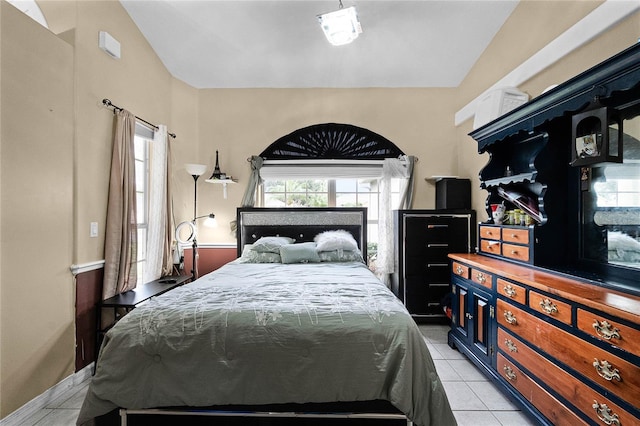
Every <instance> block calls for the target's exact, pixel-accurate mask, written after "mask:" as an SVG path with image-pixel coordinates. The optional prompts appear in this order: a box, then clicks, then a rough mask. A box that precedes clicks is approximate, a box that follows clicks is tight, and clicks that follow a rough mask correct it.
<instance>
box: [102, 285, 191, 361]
mask: <svg viewBox="0 0 640 426" xmlns="http://www.w3.org/2000/svg"><path fill="white" fill-rule="evenodd" d="M190 280H191V275H175V276H169V277H162V278H159V279H157V280H155V281H151V282H148V283H146V284H143V285H141V286H139V287H136V288H134V289H133V290H129V291H125V292H124V293H120V294H116V295H115V296H113V297H110V298H108V299H105V300H103V301H102V302H100V303H99V304H98V309H97V319H96V328H97V332H96V354H97V353H98V352H99V350H100V345H101V344H102V337H103V336H104V333H106V332H107V331H108V330H109V329H110V328H111V327H113V325H114V324H115V323H116V322H118V320H120V319H121V318H122V317H123V316H124V315H126V314H127V313H128V312H130V311H131V310H132V309H134V308H135V307H136V306H138V305H140V304H141V303H143V302H146V301H147V300H149V299H151V298H152V297H154V296H159V295H161V294H163V293H166V292H167V291H169V290H173V289H174V288H176V287H180V286H181V285H183V284H186V283H188V282H189V281H190ZM104 308H110V309H113V318H114V321H113V323H111V324H109V325H108V326H106V327H103V326H102V309H104ZM122 311H124V313H122Z"/></svg>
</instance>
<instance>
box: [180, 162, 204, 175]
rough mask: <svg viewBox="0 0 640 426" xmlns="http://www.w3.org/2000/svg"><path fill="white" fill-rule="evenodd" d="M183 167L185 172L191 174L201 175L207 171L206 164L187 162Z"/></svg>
mask: <svg viewBox="0 0 640 426" xmlns="http://www.w3.org/2000/svg"><path fill="white" fill-rule="evenodd" d="M184 168H185V169H187V173H189V174H190V175H191V176H201V175H203V174H204V172H206V171H207V165H206V164H194V163H187V164H185V165H184Z"/></svg>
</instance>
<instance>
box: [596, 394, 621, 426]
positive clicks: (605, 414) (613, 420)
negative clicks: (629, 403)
mask: <svg viewBox="0 0 640 426" xmlns="http://www.w3.org/2000/svg"><path fill="white" fill-rule="evenodd" d="M591 407H592V408H593V409H594V410H596V415H597V416H598V418H599V419H600V420H602V423H604V424H605V425H615V426H620V419H619V418H618V415H617V414H613V413H612V411H611V408H609V407H607V404H598V401H596V400H594V401H593V405H592V406H591Z"/></svg>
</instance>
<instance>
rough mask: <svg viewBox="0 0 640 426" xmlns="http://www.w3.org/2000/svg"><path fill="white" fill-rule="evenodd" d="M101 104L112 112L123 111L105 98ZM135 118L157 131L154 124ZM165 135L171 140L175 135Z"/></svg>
mask: <svg viewBox="0 0 640 426" xmlns="http://www.w3.org/2000/svg"><path fill="white" fill-rule="evenodd" d="M102 103H103V104H104V106H106V107H107V108H109V107H111V108H113V110H114V111H116V110H117V111H122V110H123V109H124V108H120V107H119V106H117V105H114V104H113V102H111V101H110V100H109V99H106V98H105V99H103V100H102ZM135 117H136V119H138V120H140V121H142V122H143V123H145V124H148V125H149V126H151V127H153V128H154V129H156V130H158V126H156V125H155V124H153V123H149V122H148V121H147V120H145V119H143V118H140V117H138V116H137V115H136V116H135ZM167 134H168V135H169V136H171V137H172V138H173V139H175V138H176V134H175V133H167Z"/></svg>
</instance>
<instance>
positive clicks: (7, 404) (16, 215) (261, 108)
mask: <svg viewBox="0 0 640 426" xmlns="http://www.w3.org/2000/svg"><path fill="white" fill-rule="evenodd" d="M0 1H1V0H0ZM39 4H40V5H41V7H42V10H43V12H44V14H45V16H46V18H47V20H48V21H49V24H50V27H51V32H48V31H46V30H44V29H42V28H40V27H38V26H37V24H35V23H34V22H32V21H30V20H28V18H25V17H24V16H17V17H16V13H18V12H16V11H15V9H13V8H12V7H11V6H9V5H8V4H6V3H5V2H4V1H2V7H1V8H0V14H1V17H0V18H1V19H2V28H1V31H0V37H1V40H2V63H1V66H0V75H1V78H2V98H1V100H0V102H1V103H2V104H1V106H2V116H1V122H0V124H1V126H2V127H1V132H2V145H1V146H0V150H1V152H2V162H1V163H0V172H1V173H2V183H1V186H0V191H1V192H0V194H1V195H2V209H1V212H2V213H1V216H0V219H1V220H2V227H1V228H0V236H1V238H2V245H1V246H0V254H1V257H2V264H1V281H0V315H1V319H2V322H1V325H0V343H1V350H0V380H1V382H0V386H1V387H0V391H1V392H0V393H1V395H0V405H1V406H0V417H4V416H6V415H7V414H9V413H10V412H12V411H13V410H15V409H17V408H19V407H20V406H21V405H22V404H24V403H26V402H28V401H29V400H30V399H32V398H33V397H35V396H37V395H38V394H40V393H41V392H43V391H45V390H46V389H47V388H49V387H51V386H53V385H54V384H56V383H57V382H59V381H60V380H61V379H62V378H64V377H65V376H67V375H69V374H70V373H71V372H72V368H73V367H72V366H73V356H74V348H73V345H74V341H73V339H74V337H73V309H74V308H73V306H74V305H73V303H74V301H73V295H74V293H73V291H74V290H73V285H74V284H73V279H72V277H71V276H70V274H69V273H68V268H69V266H70V264H72V263H73V264H83V263H87V262H94V261H99V260H102V259H103V245H104V239H103V231H104V224H105V216H106V205H107V185H108V178H109V163H110V157H111V135H112V125H113V121H112V120H113V115H112V113H111V112H110V110H108V109H106V108H104V107H103V106H102V104H101V101H102V99H103V98H109V99H111V100H112V101H113V102H114V103H115V104H117V105H119V106H122V107H125V108H127V109H129V110H131V111H132V112H133V113H134V114H136V115H138V116H140V117H142V118H144V119H146V120H149V121H151V122H153V123H157V124H167V125H168V127H169V131H171V132H175V133H176V134H177V135H178V137H177V138H176V139H175V140H172V142H171V147H172V152H173V158H174V161H173V166H174V175H173V180H174V193H175V202H174V204H175V207H176V219H177V220H178V221H182V220H186V219H190V218H191V214H192V202H193V179H192V178H191V177H190V176H189V175H188V174H187V173H186V171H185V169H184V163H186V162H199V163H206V164H208V165H209V171H208V172H209V173H210V172H211V169H212V168H213V164H214V159H215V150H216V149H217V150H219V151H220V162H221V166H222V168H223V171H224V172H226V173H228V174H231V175H233V176H234V177H237V178H238V179H239V180H240V182H239V184H237V185H233V186H230V187H229V190H228V193H229V197H228V198H227V199H226V200H225V199H224V198H223V197H222V188H221V187H220V186H218V185H211V184H207V183H205V182H204V179H201V180H199V182H198V197H199V198H198V199H199V206H200V207H199V214H205V213H208V212H209V211H214V212H215V213H216V215H217V216H218V218H219V219H220V223H221V226H220V227H219V228H217V229H215V230H208V229H202V230H201V237H200V239H199V241H200V242H201V243H203V244H206V243H233V242H234V240H233V238H232V236H231V235H230V233H229V228H228V226H227V223H228V222H229V221H230V220H232V219H233V218H234V215H235V209H236V207H237V206H238V205H239V203H240V199H241V198H242V195H243V193H244V187H245V185H246V182H247V177H248V174H249V165H248V163H247V162H246V159H247V158H248V157H249V156H250V155H254V154H258V153H259V152H261V151H262V150H263V149H264V148H266V147H267V146H268V145H269V144H270V143H271V142H273V141H275V140H276V139H278V138H279V137H281V136H283V135H285V134H287V133H289V132H291V131H294V130H296V129H298V128H300V127H304V126H308V125H311V124H317V123H324V122H341V123H349V124H354V125H357V126H362V127H366V128H368V129H370V130H372V131H374V132H377V133H379V134H381V135H383V136H385V137H386V138H388V139H390V140H391V141H393V142H394V143H395V144H396V145H398V146H399V147H400V148H401V149H402V150H403V151H405V152H406V153H408V154H412V155H415V156H417V157H418V158H419V162H418V164H417V168H416V202H415V207H416V208H432V207H434V201H435V193H434V187H433V185H432V184H430V183H427V182H425V180H424V178H425V177H428V176H431V175H445V174H446V175H450V174H458V175H460V176H463V177H471V178H474V179H476V181H477V174H478V171H479V170H480V168H481V167H482V166H483V165H484V163H485V162H486V160H485V159H483V158H481V157H480V156H478V155H477V153H476V151H475V143H474V142H473V141H472V140H471V139H470V138H469V137H468V136H466V134H467V133H468V132H469V131H470V130H471V123H470V122H466V123H464V124H463V125H462V126H459V127H457V128H456V127H454V125H453V116H454V114H455V112H456V111H457V110H458V109H459V108H461V107H462V106H463V105H465V104H466V103H467V102H468V101H470V100H471V99H473V98H474V97H475V96H477V95H478V94H480V93H481V92H482V91H483V90H484V89H486V88H487V87H488V86H489V85H491V84H493V83H494V82H495V81H496V80H497V79H499V78H500V77H502V76H503V75H504V74H505V73H506V72H508V71H510V70H511V69H513V68H514V67H515V66H517V65H519V64H520V63H521V62H522V61H523V60H524V59H526V57H528V56H529V55H531V54H532V53H534V52H535V51H537V50H538V49H540V48H541V47H543V46H544V45H545V44H546V43H547V42H548V41H550V40H551V39H553V38H554V37H555V36H556V35H558V34H560V33H561V32H562V31H563V30H564V29H566V28H568V27H569V26H570V25H571V24H573V23H574V22H576V21H577V20H579V19H581V18H582V17H583V16H584V15H585V14H587V13H588V12H589V11H590V10H592V9H593V8H594V7H595V6H597V4H599V2H577V1H576V2H571V1H557V2H523V3H522V4H521V5H520V6H518V8H517V9H516V12H515V13H514V16H513V17H512V19H510V20H509V21H507V23H506V24H505V26H504V28H503V30H502V31H501V32H500V33H499V34H498V35H497V37H496V39H495V40H494V43H493V44H492V45H491V46H489V48H488V49H487V51H486V52H485V54H484V55H483V56H482V57H481V58H480V60H479V61H478V64H477V65H476V67H474V69H473V70H472V72H471V74H470V75H469V77H468V78H467V80H465V82H464V84H463V85H462V86H461V87H460V88H455V89H292V90H266V89H238V90H234V89H224V90H223V89H220V90H197V89H194V88H192V87H190V86H188V85H186V84H184V83H182V82H180V81H178V80H176V79H174V78H172V77H171V76H170V75H169V73H168V72H167V71H166V69H165V68H164V66H163V65H162V63H161V61H160V60H159V59H158V57H157V56H156V55H155V53H154V52H153V51H152V49H151V48H150V47H149V45H148V44H147V42H146V40H145V39H144V37H143V36H142V35H141V34H140V32H139V31H138V30H137V28H136V27H135V25H134V24H133V22H132V21H131V19H130V18H129V16H128V14H127V13H126V12H125V10H124V9H123V8H122V7H121V5H120V3H119V2H118V1H117V0H103V1H88V0H83V1H61V0H40V1H39ZM14 18H16V19H14ZM635 19H636V20H635V21H634V22H631V23H628V22H626V23H624V24H623V25H621V26H620V28H616V29H615V30H613V31H612V32H611V33H610V34H607V35H605V36H604V37H601V38H599V39H598V40H595V41H593V42H591V43H590V44H589V45H587V46H586V47H584V48H582V49H580V51H579V52H577V53H576V54H575V55H572V56H571V57H570V58H567V59H566V60H563V61H562V62H561V63H560V64H558V65H557V66H554V67H552V68H551V69H549V70H548V71H545V73H543V74H542V75H541V76H539V77H536V78H535V79H532V80H531V82H527V83H526V87H524V89H525V90H527V91H529V90H531V91H532V93H539V92H540V90H542V88H544V87H546V86H548V85H549V84H551V83H557V82H560V81H562V80H564V79H566V78H568V77H570V76H572V75H574V74H576V73H577V72H578V71H581V70H582V69H584V68H586V67H587V66H588V65H592V64H595V63H597V62H598V61H600V60H602V59H604V58H605V57H607V56H610V55H611V54H613V53H615V52H617V51H619V50H622V48H624V47H626V46H628V45H629V44H630V43H631V42H632V41H633V40H631V41H629V38H630V37H631V38H633V37H636V38H637V36H638V34H637V28H638V25H637V17H636V18H635ZM549 23H553V25H552V28H551V29H550V28H549ZM100 30H106V31H108V32H109V33H110V34H111V35H112V36H114V37H115V38H116V39H117V40H118V41H120V43H121V45H122V58H121V59H120V60H115V59H112V58H110V57H109V56H107V55H106V54H105V53H104V52H102V51H101V50H99V49H98V31H100ZM54 34H58V35H59V37H58V38H56V37H55V36H54ZM24 52H33V53H37V55H27V56H28V57H29V58H30V60H33V61H36V62H35V64H32V63H19V62H15V61H13V55H16V56H20V55H23V54H24ZM69 56H71V58H70V59H69ZM63 57H64V58H66V59H65V63H64V64H60V61H61V58H63ZM38 61H39V62H38ZM69 61H70V62H71V66H70V65H69V64H68V62H69ZM69 75H70V76H71V85H72V87H68V85H69V83H68V81H67V77H68V76H69ZM30 78H35V79H37V80H43V81H50V79H52V78H60V79H62V80H64V81H65V83H64V84H48V85H45V86H34V87H33V88H28V87H26V86H25V89H24V91H22V90H21V91H20V93H19V94H15V93H14V94H13V95H9V94H8V93H10V92H11V90H10V89H11V87H12V86H13V84H14V82H18V81H25V82H26V81H28V80H29V79H30ZM8 82H10V83H8ZM16 87H17V86H16ZM5 88H8V89H9V90H5ZM11 96H14V97H17V98H18V99H17V101H19V102H17V101H16V102H17V105H20V106H19V108H8V107H7V105H11V106H12V107H13V104H14V100H15V99H14V98H12V97H11ZM70 97H71V98H70ZM26 101H29V102H32V104H30V105H21V104H20V103H21V102H26ZM54 101H55V102H54ZM58 102H64V105H65V107H59V103H58ZM34 106H36V107H38V108H39V109H38V111H37V113H38V114H39V115H34V114H33V112H32V111H31V109H32V108H34ZM49 106H53V107H54V108H51V110H50V109H48V108H46V107H49ZM69 111H71V114H70V116H69ZM29 118H32V119H31V120H30V121H29ZM33 118H37V119H36V120H34V119H33ZM7 123H10V124H7ZM52 123H55V124H52ZM55 141H59V142H55ZM36 158H45V159H46V160H47V161H43V162H38V161H35V159H36ZM27 162H29V163H31V164H33V163H36V164H37V166H36V167H34V168H32V169H27V170H25V171H24V172H21V171H20V169H21V167H20V166H22V165H24V164H27ZM205 177H208V176H205ZM476 183H477V182H476ZM25 185H27V186H28V188H29V189H28V190H24V189H21V188H25ZM474 186H475V187H477V184H476V185H474ZM473 197H474V200H473V201H474V205H475V206H476V208H477V209H482V204H483V202H484V196H482V195H481V194H480V191H479V190H476V191H474V195H473ZM24 206H29V207H28V208H24ZM25 211H28V212H27V213H25ZM37 211H45V212H47V215H46V216H44V217H38V220H40V221H41V222H38V223H41V224H42V225H38V227H34V225H33V224H34V223H36V222H37V221H36V220H35V213H36V212H37ZM52 212H55V216H54V215H51V213H52ZM94 221H95V222H98V224H99V229H100V235H99V237H98V238H90V237H89V224H90V222H94ZM32 252H33V253H37V256H36V257H34V258H31V257H30V256H29V253H32ZM34 312H36V314H34Z"/></svg>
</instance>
